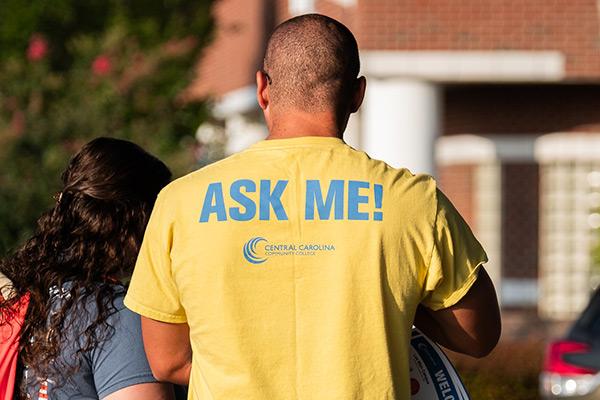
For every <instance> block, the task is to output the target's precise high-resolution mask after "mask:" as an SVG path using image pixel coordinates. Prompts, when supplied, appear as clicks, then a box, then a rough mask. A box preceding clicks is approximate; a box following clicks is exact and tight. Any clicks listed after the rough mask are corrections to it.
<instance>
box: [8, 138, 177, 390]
mask: <svg viewBox="0 0 600 400" xmlns="http://www.w3.org/2000/svg"><path fill="white" fill-rule="evenodd" d="M170 178H171V173H170V171H169V169H168V168H167V167H166V166H165V165H164V164H163V163H162V162H161V161H160V160H158V159H157V158H155V157H153V156H152V155H150V154H148V153H146V152H145V151H144V150H142V149H141V148H140V147H138V146H137V145H135V144H133V143H131V142H127V141H124V140H118V139H109V138H98V139H95V140H93V141H91V142H90V143H88V144H86V145H85V146H84V147H83V148H82V149H81V151H79V153H77V154H76V155H75V156H74V157H73V159H71V161H70V163H69V165H68V167H67V169H66V171H64V173H63V174H62V181H63V184H64V187H63V189H62V191H61V192H60V193H59V194H58V195H57V196H56V204H55V206H54V208H53V209H51V210H49V211H48V212H46V213H45V214H44V215H42V217H41V218H40V219H39V220H38V228H37V231H36V233H35V234H34V235H33V237H31V238H30V239H29V240H28V241H27V242H26V243H25V244H24V245H23V246H22V247H21V248H19V249H18V250H17V251H16V252H15V253H14V254H12V255H11V256H9V257H8V258H6V259H4V260H3V261H1V262H0V272H1V273H2V274H4V275H5V276H6V277H8V279H10V281H12V287H11V288H10V290H12V293H13V295H14V296H12V300H5V301H3V302H2V303H0V313H1V314H2V315H9V314H10V312H11V310H13V309H14V307H15V305H17V304H18V301H19V300H18V299H22V298H23V297H24V296H29V308H28V310H27V314H26V316H25V320H24V323H23V325H22V331H21V337H20V343H19V345H20V353H19V360H20V363H21V366H22V367H21V368H20V370H21V371H22V373H21V377H20V378H19V380H20V382H21V385H20V386H21V387H20V390H19V393H18V397H19V398H31V399H46V398H50V399H113V400H114V399H128V400H136V399H170V398H172V396H173V388H172V387H171V386H169V385H165V384H162V383H158V382H156V380H155V379H154V378H153V376H152V372H151V370H150V367H149V366H148V361H147V359H146V355H145V353H144V349H143V343H142V336H141V328H140V320H139V316H137V315H136V314H134V313H132V312H131V311H129V310H127V309H126V308H125V307H124V306H123V296H124V294H125V286H124V285H123V283H122V282H127V281H128V280H129V277H130V276H131V273H132V271H133V267H134V264H135V260H136V256H137V253H138V250H139V247H140V244H141V241H142V237H143V234H144V229H145V227H146V223H147V222H148V218H149V216H150V213H151V210H152V207H153V204H154V201H155V199H156V196H157V194H158V192H159V191H160V190H161V189H162V188H163V187H164V186H165V185H166V184H167V183H168V182H169V180H170ZM4 289H6V288H4ZM3 319H4V318H3ZM0 322H3V321H0Z"/></svg>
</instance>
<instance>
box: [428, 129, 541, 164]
mask: <svg viewBox="0 0 600 400" xmlns="http://www.w3.org/2000/svg"><path fill="white" fill-rule="evenodd" d="M537 138H538V136H537V135H485V136H479V135H455V136H442V137H440V138H439V139H438V140H437V142H436V145H435V147H436V148H435V150H436V161H437V163H438V164H439V165H452V164H482V163H489V162H496V161H499V162H534V161H535V157H534V154H535V152H534V148H535V143H536V139H537Z"/></svg>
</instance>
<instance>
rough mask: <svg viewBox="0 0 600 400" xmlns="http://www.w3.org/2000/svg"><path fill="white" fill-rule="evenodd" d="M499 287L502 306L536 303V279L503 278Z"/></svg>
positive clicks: (533, 304)
mask: <svg viewBox="0 0 600 400" xmlns="http://www.w3.org/2000/svg"><path fill="white" fill-rule="evenodd" d="M500 287H501V290H502V293H501V298H502V306H536V305H537V303H538V282H537V279H515V278H503V279H502V285H501V286H500Z"/></svg>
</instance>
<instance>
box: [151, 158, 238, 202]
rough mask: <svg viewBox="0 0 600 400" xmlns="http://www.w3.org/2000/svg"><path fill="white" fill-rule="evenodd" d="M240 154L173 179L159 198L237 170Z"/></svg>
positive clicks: (185, 190) (184, 190)
mask: <svg viewBox="0 0 600 400" xmlns="http://www.w3.org/2000/svg"><path fill="white" fill-rule="evenodd" d="M242 154H243V152H242V153H236V154H233V155H231V156H229V157H226V158H223V159H221V160H219V161H215V162H214V163H212V164H209V165H206V166H204V167H202V168H199V169H197V170H195V171H193V172H190V173H188V174H186V175H184V176H182V177H180V178H177V179H175V180H174V181H173V182H171V183H169V184H168V185H167V186H165V188H164V189H163V190H162V192H161V196H165V195H166V194H167V193H169V194H170V195H171V194H172V195H175V194H177V193H182V192H183V193H185V192H187V190H189V189H190V188H196V187H197V186H198V185H199V184H202V183H206V182H208V181H211V182H212V181H214V179H215V176H222V175H223V173H224V172H225V171H229V170H232V171H236V170H237V169H239V165H240V164H239V163H240V161H241V160H240V158H241V155H242Z"/></svg>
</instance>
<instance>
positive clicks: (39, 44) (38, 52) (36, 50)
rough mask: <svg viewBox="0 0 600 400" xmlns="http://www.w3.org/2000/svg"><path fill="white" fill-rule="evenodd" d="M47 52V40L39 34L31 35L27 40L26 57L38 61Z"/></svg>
mask: <svg viewBox="0 0 600 400" xmlns="http://www.w3.org/2000/svg"><path fill="white" fill-rule="evenodd" d="M47 53H48V42H47V41H46V39H44V37H43V36H41V35H33V36H32V37H31V39H30V40H29V47H28V48H27V58H28V59H29V60H30V61H39V60H41V59H42V58H44V57H46V54H47Z"/></svg>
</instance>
